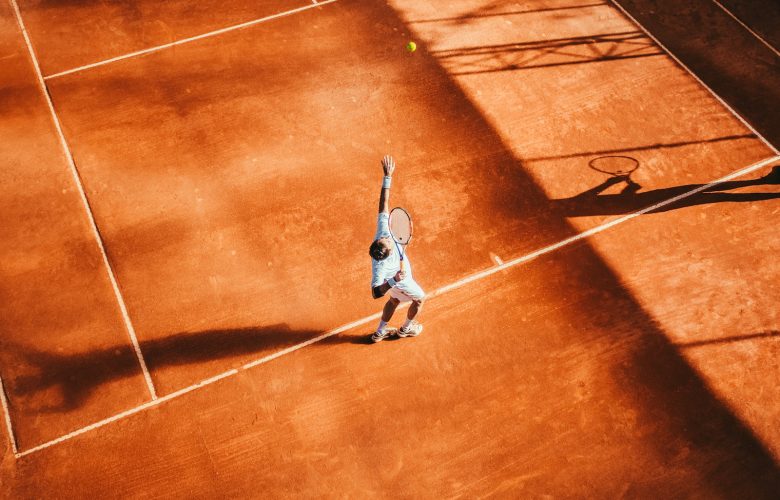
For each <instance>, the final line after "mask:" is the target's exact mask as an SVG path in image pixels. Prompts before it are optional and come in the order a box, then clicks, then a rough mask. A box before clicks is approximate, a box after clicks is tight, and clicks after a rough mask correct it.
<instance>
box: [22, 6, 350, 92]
mask: <svg viewBox="0 0 780 500" xmlns="http://www.w3.org/2000/svg"><path fill="white" fill-rule="evenodd" d="M12 1H14V0H12ZM337 1H338V0H324V1H322V2H312V4H311V5H304V6H303V7H298V8H297V9H291V10H287V11H284V12H279V13H278V14H272V15H270V16H266V17H261V18H258V19H253V20H252V21H247V22H245V23H241V24H236V25H233V26H228V27H227V28H221V29H218V30H214V31H209V32H208V33H203V34H201V35H196V36H192V37H189V38H183V39H181V40H176V41H175V42H170V43H166V44H163V45H157V46H155V47H149V48H148V49H143V50H138V51H136V52H130V53H128V54H124V55H121V56H116V57H112V58H110V59H105V60H103V61H98V62H96V63H92V64H85V65H84V66H79V67H77V68H72V69H68V70H65V71H60V72H59V73H54V74H53V75H48V76H45V77H43V79H44V80H51V79H53V78H59V77H61V76H65V75H70V74H72V73H77V72H79V71H85V70H88V69H92V68H97V67H99V66H104V65H106V64H110V63H113V62H117V61H122V60H124V59H130V58H132V57H138V56H142V55H145V54H151V53H152V52H158V51H160V50H163V49H168V48H170V47H175V46H176V45H183V44H185V43H190V42H194V41H196V40H202V39H204V38H209V37H212V36H216V35H221V34H223V33H228V32H231V31H235V30H240V29H242V28H247V27H249V26H254V25H255V24H260V23H264V22H266V21H271V20H272V19H278V18H280V17H285V16H290V15H292V14H297V13H298V12H303V11H305V10H309V9H312V8H314V7H321V6H323V5H327V4H329V3H333V2H337Z"/></svg>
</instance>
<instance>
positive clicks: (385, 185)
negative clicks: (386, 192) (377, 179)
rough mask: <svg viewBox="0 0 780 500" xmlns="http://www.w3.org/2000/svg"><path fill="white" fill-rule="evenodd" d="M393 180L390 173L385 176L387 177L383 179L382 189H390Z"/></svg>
mask: <svg viewBox="0 0 780 500" xmlns="http://www.w3.org/2000/svg"><path fill="white" fill-rule="evenodd" d="M392 181H393V178H392V177H390V176H389V175H386V176H385V179H384V180H383V181H382V189H390V183H391V182H392Z"/></svg>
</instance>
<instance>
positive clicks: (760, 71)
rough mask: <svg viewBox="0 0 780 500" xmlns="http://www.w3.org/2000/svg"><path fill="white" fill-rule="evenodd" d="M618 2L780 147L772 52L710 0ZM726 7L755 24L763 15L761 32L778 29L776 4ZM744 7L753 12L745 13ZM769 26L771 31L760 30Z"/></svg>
mask: <svg viewBox="0 0 780 500" xmlns="http://www.w3.org/2000/svg"><path fill="white" fill-rule="evenodd" d="M620 4H621V5H622V6H623V7H624V8H626V10H627V11H628V12H629V13H630V14H631V15H632V16H634V17H635V18H636V19H637V20H638V21H639V22H640V23H642V25H644V26H645V27H646V28H647V29H648V30H649V31H650V32H651V33H653V35H654V36H655V37H656V38H658V39H659V40H660V41H661V43H663V44H664V45H665V46H667V47H668V48H669V49H670V50H671V51H672V53H673V54H674V55H675V56H677V57H678V58H679V59H680V60H681V61H682V62H683V63H684V64H685V65H686V66H688V67H689V68H690V69H691V70H692V71H693V72H694V73H696V75H697V76H698V77H699V78H701V79H702V81H704V83H705V84H706V85H708V86H709V87H710V88H712V89H713V90H714V91H715V92H716V93H717V94H718V95H719V96H720V97H722V98H723V99H724V100H725V101H726V102H728V103H729V104H730V105H731V106H732V107H733V108H734V109H735V110H736V111H737V112H738V113H740V114H741V115H742V116H743V117H744V118H745V119H746V120H747V121H748V122H749V123H750V124H751V125H753V127H755V128H756V130H758V131H759V133H761V134H762V135H763V136H764V137H766V138H767V140H769V142H770V143H772V144H774V145H775V147H780V146H778V145H780V124H779V123H778V120H777V112H778V102H780V57H778V56H777V54H776V53H774V52H772V51H771V50H770V49H769V48H767V47H766V46H764V45H762V44H761V43H759V42H758V40H756V38H755V37H754V36H753V35H752V34H751V33H750V32H749V31H747V30H746V29H745V28H744V27H742V26H740V25H739V24H738V23H737V22H735V21H734V20H733V19H732V18H731V17H729V15H728V14H726V13H725V12H724V11H723V10H722V9H720V8H719V7H718V6H717V5H716V4H715V3H714V2H712V1H711V0H694V1H690V2H684V3H680V2H674V1H671V0H620ZM724 5H730V7H731V8H732V9H734V8H735V7H736V9H735V13H739V14H741V15H742V16H744V17H745V21H747V22H749V23H751V24H752V25H754V26H756V19H762V21H759V22H758V26H757V28H758V30H759V31H762V32H766V31H770V32H771V31H775V32H776V31H777V30H776V27H777V26H778V23H780V10H778V7H777V3H776V2H766V1H760V2H745V1H732V2H730V3H729V2H726V3H724ZM745 11H750V12H751V13H752V15H750V16H745ZM767 25H768V26H774V27H775V29H773V30H767V29H762V28H761V26H767ZM775 34H776V33H775ZM775 49H776V50H780V48H778V47H777V46H775Z"/></svg>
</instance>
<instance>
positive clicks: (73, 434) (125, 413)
mask: <svg viewBox="0 0 780 500" xmlns="http://www.w3.org/2000/svg"><path fill="white" fill-rule="evenodd" d="M236 373H238V370H235V369H233V370H228V371H226V372H224V373H220V374H219V375H217V376H215V377H211V378H207V379H206V380H203V381H200V382H198V383H197V384H193V385H191V386H189V387H185V388H184V389H180V390H178V391H176V392H172V393H170V394H168V395H167V396H163V397H161V398H157V399H155V400H152V401H149V402H147V403H144V404H142V405H140V406H136V407H135V408H131V409H129V410H127V411H123V412H122V413H117V414H116V415H114V416H113V417H108V418H105V419H103V420H101V421H99V422H95V423H94V424H91V425H88V426H86V427H82V428H81V429H78V430H75V431H73V432H71V433H69V434H65V435H64V436H60V437H58V438H56V439H52V440H51V441H48V442H46V443H43V444H42V445H39V446H36V447H35V448H30V449H29V450H25V451H23V452H21V453H16V458H21V457H23V456H25V455H29V454H30V453H35V452H36V451H40V450H43V449H44V448H48V447H49V446H52V445H55V444H57V443H61V442H63V441H67V440H68V439H72V438H74V437H76V436H79V435H81V434H84V433H85V432H89V431H91V430H94V429H97V428H99V427H103V426H104V425H108V424H110V423H111V422H116V421H117V420H120V419H123V418H125V417H129V416H130V415H134V414H136V413H138V412H139V411H143V410H147V409H149V408H152V407H154V406H157V405H159V404H161V403H164V402H165V401H168V400H169V399H173V398H175V397H178V396H181V395H183V394H187V393H188V392H192V391H194V390H196V389H200V388H201V387H205V386H207V385H210V384H213V383H214V382H217V381H218V380H222V379H223V378H226V377H229V376H231V375H235V374H236Z"/></svg>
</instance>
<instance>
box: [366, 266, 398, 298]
mask: <svg viewBox="0 0 780 500" xmlns="http://www.w3.org/2000/svg"><path fill="white" fill-rule="evenodd" d="M404 278H406V273H405V272H403V271H398V272H397V273H395V276H393V277H392V278H391V279H389V280H387V281H385V282H384V283H382V284H381V285H377V286H374V287H371V295H372V296H373V297H374V298H375V299H378V298H380V297H383V296H384V295H385V294H386V293H387V292H389V291H390V289H391V288H393V287H394V286H395V284H396V283H398V282H399V281H401V280H403V279H404ZM391 281H392V283H391Z"/></svg>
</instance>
